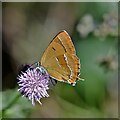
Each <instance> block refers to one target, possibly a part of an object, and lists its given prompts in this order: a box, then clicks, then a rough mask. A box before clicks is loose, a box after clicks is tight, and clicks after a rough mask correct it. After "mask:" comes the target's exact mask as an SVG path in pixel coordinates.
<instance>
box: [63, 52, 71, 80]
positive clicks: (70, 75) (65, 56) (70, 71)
mask: <svg viewBox="0 0 120 120" xmlns="http://www.w3.org/2000/svg"><path fill="white" fill-rule="evenodd" d="M64 58H65V61H66V63H67V66H68V68H69V69H70V78H71V79H72V69H71V67H70V66H69V65H68V60H67V57H66V55H65V54H64Z"/></svg>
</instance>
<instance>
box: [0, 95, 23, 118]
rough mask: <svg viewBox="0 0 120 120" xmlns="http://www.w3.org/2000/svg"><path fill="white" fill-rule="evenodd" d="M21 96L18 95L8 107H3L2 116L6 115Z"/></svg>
mask: <svg viewBox="0 0 120 120" xmlns="http://www.w3.org/2000/svg"><path fill="white" fill-rule="evenodd" d="M20 96H21V95H20V94H18V95H16V96H15V98H14V99H13V100H12V101H11V102H10V103H9V104H8V105H7V106H6V107H4V108H3V109H2V117H4V115H5V112H6V111H7V110H8V109H9V108H11V107H12V106H13V105H14V104H15V103H16V102H17V100H18V99H19V97H20Z"/></svg>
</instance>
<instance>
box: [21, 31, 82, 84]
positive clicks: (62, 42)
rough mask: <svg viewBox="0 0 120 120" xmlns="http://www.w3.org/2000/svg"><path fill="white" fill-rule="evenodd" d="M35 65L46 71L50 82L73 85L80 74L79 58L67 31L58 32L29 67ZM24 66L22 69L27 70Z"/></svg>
mask: <svg viewBox="0 0 120 120" xmlns="http://www.w3.org/2000/svg"><path fill="white" fill-rule="evenodd" d="M33 67H37V68H38V69H40V71H42V72H43V73H46V72H48V74H49V75H50V78H51V80H52V83H54V84H55V83H56V81H60V82H66V83H68V84H71V85H73V86H75V84H76V81H77V80H83V79H81V78H79V75H80V60H79V58H78V57H77V55H76V52H75V47H74V45H73V43H72V40H71V38H70V36H69V35H68V33H67V32H66V31H65V30H63V31H61V32H59V33H58V34H57V35H56V36H55V37H54V38H53V40H52V41H51V42H50V44H49V45H48V47H47V49H46V50H45V51H44V53H43V55H42V58H41V60H40V61H39V62H37V63H35V64H32V65H31V68H33ZM28 68H29V66H28V65H27V66H25V67H24V68H23V69H22V71H23V70H24V71H25V70H27V69H28Z"/></svg>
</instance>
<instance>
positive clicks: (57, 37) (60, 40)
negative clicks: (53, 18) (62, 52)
mask: <svg viewBox="0 0 120 120" xmlns="http://www.w3.org/2000/svg"><path fill="white" fill-rule="evenodd" d="M57 38H58V39H59V40H60V42H61V43H62V45H63V46H64V44H63V42H62V40H61V39H60V38H59V37H58V36H57ZM64 47H65V46H64ZM65 49H66V48H65Z"/></svg>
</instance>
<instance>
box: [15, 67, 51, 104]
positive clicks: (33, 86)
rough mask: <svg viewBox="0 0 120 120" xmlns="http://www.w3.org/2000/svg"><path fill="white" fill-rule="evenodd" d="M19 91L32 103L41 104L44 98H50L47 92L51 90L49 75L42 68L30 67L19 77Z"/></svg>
mask: <svg viewBox="0 0 120 120" xmlns="http://www.w3.org/2000/svg"><path fill="white" fill-rule="evenodd" d="M17 79H18V85H19V89H18V91H20V92H21V94H23V96H25V97H27V98H28V99H29V100H31V101H32V104H33V105H35V101H37V102H39V103H40V104H42V103H41V102H40V99H41V98H43V97H49V94H48V93H47V90H49V79H50V77H49V74H48V73H47V71H46V70H45V69H44V68H43V67H42V66H37V67H33V66H32V67H30V68H28V69H27V70H26V71H22V72H21V74H19V75H18V77H17Z"/></svg>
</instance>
